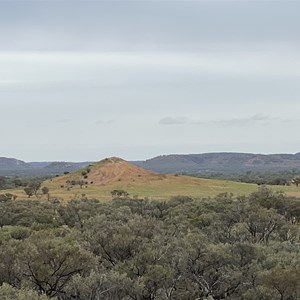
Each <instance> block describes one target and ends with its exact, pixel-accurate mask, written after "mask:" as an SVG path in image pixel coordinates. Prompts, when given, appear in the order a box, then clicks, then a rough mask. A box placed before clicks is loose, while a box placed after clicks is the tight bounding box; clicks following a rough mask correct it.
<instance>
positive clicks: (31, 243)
mask: <svg viewBox="0 0 300 300" xmlns="http://www.w3.org/2000/svg"><path fill="white" fill-rule="evenodd" d="M61 234H62V235H65V234H66V233H61ZM57 235H58V233H51V232H49V231H47V232H42V231H39V232H37V233H35V234H33V235H31V236H30V237H29V238H28V239H27V240H26V241H25V242H24V245H23V247H24V248H23V251H22V252H21V253H20V258H19V260H20V265H21V270H22V271H21V273H22V274H23V276H24V277H25V278H27V279H28V280H29V282H31V283H32V284H33V287H34V288H35V289H36V290H38V291H39V292H40V293H45V294H46V295H47V296H48V297H50V298H52V297H56V296H58V295H59V294H60V293H61V292H63V290H64V287H65V286H66V284H67V283H68V282H69V281H70V280H71V279H72V277H73V276H74V275H76V274H81V273H84V271H85V270H87V269H90V268H91V263H92V258H91V256H90V255H89V253H87V252H86V251H84V250H83V249H81V248H80V246H79V245H78V244H77V243H76V242H75V241H73V240H72V239H71V237H70V236H68V234H67V236H65V237H64V236H57Z"/></svg>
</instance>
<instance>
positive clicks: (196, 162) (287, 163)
mask: <svg viewBox="0 0 300 300" xmlns="http://www.w3.org/2000/svg"><path fill="white" fill-rule="evenodd" d="M92 163H93V162H89V161H88V162H24V161H22V160H18V159H15V158H6V157H0V175H18V176H28V175H36V176H38V175H56V174H63V173H64V172H72V171H76V170H79V169H82V168H85V167H86V166H88V165H89V164H92ZM131 163H132V164H134V165H136V166H139V167H142V168H144V169H147V170H150V171H153V172H157V173H173V174H176V173H179V174H180V173H187V174H207V173H227V174H232V173H245V172H248V171H251V172H281V171H290V170H297V171H300V152H299V153H296V154H253V153H234V152H220V153H203V154H171V155H161V156H157V157H154V158H151V159H148V160H144V161H132V162H131Z"/></svg>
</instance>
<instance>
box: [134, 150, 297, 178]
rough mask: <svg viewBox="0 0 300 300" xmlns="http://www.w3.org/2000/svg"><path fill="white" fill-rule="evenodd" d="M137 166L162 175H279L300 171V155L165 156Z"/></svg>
mask: <svg viewBox="0 0 300 300" xmlns="http://www.w3.org/2000/svg"><path fill="white" fill-rule="evenodd" d="M133 163H134V164H135V165H137V166H140V167H142V168H145V169H148V170H152V171H155V172H160V173H212V172H224V173H240V172H247V171H253V172H278V171H285V170H292V169H297V170H300V153H296V154H253V153H235V152H220V153H203V154H182V155H181V154H174V155H161V156H157V157H154V158H152V159H149V160H145V161H134V162H133Z"/></svg>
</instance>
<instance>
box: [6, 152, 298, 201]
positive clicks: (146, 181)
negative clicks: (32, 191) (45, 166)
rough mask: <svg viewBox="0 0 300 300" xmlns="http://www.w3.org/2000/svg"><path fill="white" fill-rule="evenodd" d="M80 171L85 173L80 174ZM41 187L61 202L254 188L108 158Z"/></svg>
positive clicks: (295, 191) (290, 190) (295, 190)
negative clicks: (119, 193)
mask: <svg viewBox="0 0 300 300" xmlns="http://www.w3.org/2000/svg"><path fill="white" fill-rule="evenodd" d="M82 172H86V173H87V174H86V175H82ZM83 174H84V173H83ZM84 176H87V178H84ZM72 180H77V181H78V180H84V181H85V182H87V183H88V184H86V185H83V186H82V188H81V187H80V186H79V185H78V184H77V185H71V184H70V183H69V184H68V183H67V182H71V181H72ZM43 186H46V187H48V188H49V193H50V196H51V198H57V199H59V200H61V201H69V200H71V199H82V198H87V199H102V200H110V199H111V191H112V190H114V189H122V190H125V191H127V192H128V193H129V194H130V196H132V197H139V198H143V197H148V198H149V199H168V198H170V197H171V196H177V195H186V196H191V197H197V198H204V197H214V196H216V195H218V194H220V193H232V194H234V195H248V194H250V193H251V192H253V191H256V190H257V188H258V187H257V185H256V184H247V183H239V182H233V181H226V180H215V179H202V178H194V177H189V176H175V175H170V174H168V175H161V174H156V173H154V172H150V171H147V170H144V169H142V168H139V167H136V166H134V165H132V164H130V163H128V162H126V161H124V160H121V159H119V158H109V159H106V160H104V161H101V162H99V163H96V164H94V165H92V166H91V167H89V170H87V168H86V169H84V170H81V171H77V172H74V173H72V174H68V175H64V176H60V177H57V178H54V179H52V180H48V181H45V182H44V183H43ZM271 188H272V189H274V190H282V191H284V192H285V193H286V194H287V195H290V196H295V197H300V188H296V187H282V186H272V187H271ZM3 192H5V191H3ZM8 192H10V193H13V194H15V195H17V196H18V199H26V198H27V196H26V194H25V192H24V191H23V190H22V189H16V190H9V191H8ZM39 198H40V199H47V196H45V195H39Z"/></svg>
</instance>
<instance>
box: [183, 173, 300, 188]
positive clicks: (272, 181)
mask: <svg viewBox="0 0 300 300" xmlns="http://www.w3.org/2000/svg"><path fill="white" fill-rule="evenodd" d="M299 173H300V172H299V171H298V170H291V171H282V172H259V173H256V172H251V171H248V172H246V173H201V174H187V173H182V174H184V175H190V176H193V177H200V178H208V179H223V180H232V181H237V182H245V183H255V184H257V185H291V184H293V179H294V178H295V177H298V175H299Z"/></svg>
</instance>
